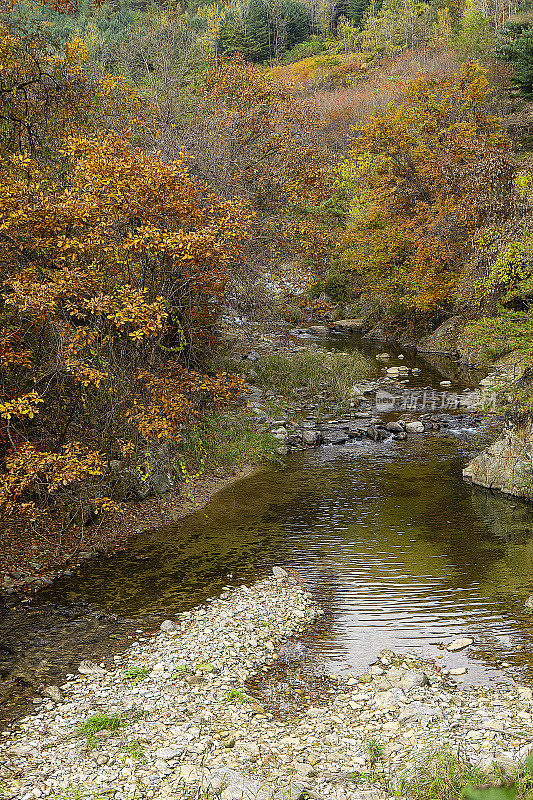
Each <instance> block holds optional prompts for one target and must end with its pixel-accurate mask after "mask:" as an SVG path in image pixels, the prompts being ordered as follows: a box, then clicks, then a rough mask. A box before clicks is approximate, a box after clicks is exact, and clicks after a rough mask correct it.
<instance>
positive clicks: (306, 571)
mask: <svg viewBox="0 0 533 800" xmlns="http://www.w3.org/2000/svg"><path fill="white" fill-rule="evenodd" d="M467 447H468V445H467V444H465V443H464V442H463V440H462V439H461V438H459V437H456V436H455V437H453V436H449V435H446V434H441V433H439V434H435V435H434V436H431V437H429V436H424V437H419V438H416V437H412V438H411V439H410V440H409V441H408V442H407V443H405V442H392V441H391V442H388V443H384V444H382V445H380V446H376V445H375V444H373V443H368V444H366V443H363V444H361V443H358V444H356V445H347V446H345V447H343V448H323V449H318V450H315V451H309V452H308V453H306V454H302V455H299V456H295V457H293V458H292V459H291V460H290V461H289V462H288V464H287V465H286V466H285V467H284V468H270V469H266V470H263V471H262V472H260V473H258V474H256V475H254V476H252V477H251V478H248V479H245V480H243V481H240V482H239V483H237V484H234V485H233V486H231V487H228V488H227V489H226V490H224V491H223V492H222V493H220V494H219V495H218V496H217V498H216V499H215V500H214V501H213V502H212V503H211V504H210V506H209V507H208V508H207V509H206V510H205V511H202V512H198V513H197V514H195V515H193V516H192V517H189V518H188V519H186V520H183V521H182V522H181V523H180V524H179V525H178V526H175V527H173V528H163V529H160V530H158V531H155V532H152V533H150V534H144V535H141V536H140V537H138V538H137V539H136V540H135V542H134V543H133V546H132V548H131V551H130V552H129V553H128V554H122V555H120V556H118V557H115V559H114V560H113V562H101V563H100V564H95V565H92V566H91V567H87V568H86V569H85V570H84V571H83V572H82V574H81V575H80V576H79V577H78V578H76V579H74V580H72V579H69V581H68V583H67V582H66V581H65V584H64V586H63V587H61V586H60V585H59V586H58V587H57V588H56V589H55V591H54V592H49V593H48V596H49V597H50V598H53V597H54V596H57V597H58V598H59V597H61V598H62V600H63V602H64V601H65V600H70V601H71V602H73V601H76V600H78V599H79V598H80V596H83V598H84V600H85V601H88V602H89V603H90V604H92V605H95V606H97V607H99V608H103V609H104V610H105V611H107V612H111V611H115V612H117V613H119V614H127V615H136V616H138V617H143V616H144V615H146V614H148V613H155V614H157V613H164V614H169V613H173V612H177V611H179V610H182V609H183V608H185V607H188V606H190V605H192V604H194V603H196V602H198V601H200V600H202V599H204V598H205V597H207V596H210V595H213V594H214V593H216V592H218V591H220V589H221V587H222V586H223V585H225V584H227V583H232V582H241V581H251V580H254V579H255V578H257V577H258V576H260V575H263V574H264V573H266V572H267V571H268V570H269V569H270V568H271V566H272V565H273V564H289V565H291V566H293V567H295V568H296V569H298V570H299V572H300V574H301V575H302V576H303V578H304V579H305V581H306V583H307V584H308V585H309V586H310V587H311V588H312V589H313V590H315V591H316V592H317V594H318V595H319V596H320V597H321V600H322V602H323V603H324V604H325V605H326V606H327V608H328V610H329V611H330V612H331V614H332V623H331V626H330V628H329V630H328V632H327V635H326V634H324V635H322V637H321V638H320V639H319V640H318V641H316V642H315V643H314V644H313V645H312V646H313V647H314V648H315V649H316V652H317V654H318V655H320V657H322V658H324V659H325V660H326V662H327V663H328V665H329V666H330V667H331V668H333V669H340V668H344V667H345V666H347V665H349V666H350V667H354V668H357V669H359V670H362V669H364V668H365V667H366V666H367V665H368V663H369V661H370V660H371V659H372V658H373V657H374V656H375V655H376V654H377V652H378V651H379V650H380V649H381V648H382V647H391V648H393V649H394V648H399V649H402V650H406V649H407V650H412V651H417V652H421V653H423V654H425V655H430V656H434V657H435V656H440V655H441V653H442V651H441V650H439V649H438V645H439V643H440V642H443V641H444V642H447V641H450V640H451V639H452V638H453V637H456V636H458V635H462V634H465V633H471V634H473V636H474V637H475V639H476V641H477V642H478V643H479V646H480V647H481V648H482V650H483V658H481V659H475V658H474V659H473V660H470V662H469V673H468V676H467V677H466V680H467V681H471V682H474V683H477V682H479V681H486V680H489V679H490V678H491V677H493V676H494V675H497V674H499V673H498V669H497V666H496V665H495V664H490V663H488V662H489V661H492V662H494V661H495V659H496V658H500V659H506V660H508V661H509V660H512V659H513V657H514V656H516V653H514V651H513V649H512V647H511V645H512V643H513V642H515V641H520V642H525V641H528V636H529V628H530V621H529V618H528V617H527V616H525V615H524V614H523V613H522V611H521V608H522V606H523V601H524V600H525V598H526V597H527V595H528V594H530V593H532V592H533V571H532V570H531V566H532V558H533V538H532V537H530V533H529V531H530V527H531V520H532V515H531V511H530V509H529V508H528V507H527V506H524V505H516V504H513V503H510V502H509V501H508V500H505V499H504V498H500V497H492V496H491V495H489V494H483V493H481V492H476V491H474V492H473V491H472V489H471V488H470V487H469V486H468V485H466V484H464V483H463V482H462V481H461V480H459V479H458V475H459V474H460V469H461V465H462V463H463V462H464V460H465V457H466V448H467ZM510 521H512V525H511V522H510ZM139 556H142V557H143V560H141V561H139V560H137V559H138V557H139ZM125 575H127V576H128V578H127V580H125V578H124V576H125ZM488 642H490V646H489V647H488V651H487V643H488ZM446 659H447V661H448V662H449V664H450V666H452V665H453V666H457V665H460V664H463V663H467V656H466V655H465V654H457V655H454V656H452V655H451V654H446ZM515 660H516V659H515ZM523 661H524V655H523V653H522V652H520V656H519V658H518V660H517V663H520V664H522V662H523ZM527 668H528V670H529V664H528V665H527ZM532 674H533V673H532Z"/></svg>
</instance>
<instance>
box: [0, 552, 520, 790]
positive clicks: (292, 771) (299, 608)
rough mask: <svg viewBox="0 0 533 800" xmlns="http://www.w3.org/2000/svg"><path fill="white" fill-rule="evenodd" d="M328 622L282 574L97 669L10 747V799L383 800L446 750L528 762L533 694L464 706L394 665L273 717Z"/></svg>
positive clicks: (457, 694)
mask: <svg viewBox="0 0 533 800" xmlns="http://www.w3.org/2000/svg"><path fill="white" fill-rule="evenodd" d="M321 614H322V610H321V609H320V608H319V607H318V606H317V605H316V604H314V603H313V600H312V597H311V594H310V593H309V592H306V591H305V590H304V589H303V588H302V587H301V586H300V585H299V584H298V582H297V581H296V580H295V579H294V578H292V577H291V576H289V575H287V573H285V572H284V570H281V569H279V568H277V569H275V574H274V577H272V578H268V579H265V580H262V581H259V582H257V583H255V584H253V586H251V587H246V586H241V587H238V588H236V589H233V588H228V589H226V590H225V591H224V592H223V594H222V595H221V596H220V598H217V599H213V600H211V601H209V602H208V603H206V604H205V605H203V606H200V607H198V608H195V609H194V610H192V611H189V612H185V613H183V614H180V615H179V616H177V617H176V619H175V620H167V621H165V622H164V623H163V625H162V626H161V631H160V632H159V633H158V634H156V635H154V636H152V637H151V638H149V639H146V640H144V641H140V642H136V643H135V644H134V645H132V647H131V648H130V649H129V650H128V651H127V652H126V653H125V654H123V655H121V656H115V663H116V668H115V669H114V670H112V671H108V670H106V669H104V668H103V666H102V665H99V664H95V663H93V662H82V664H80V667H79V672H80V674H79V675H78V676H72V679H71V680H69V681H67V683H65V684H64V685H62V686H61V687H48V688H47V689H46V690H45V692H44V693H43V694H46V697H43V698H36V700H35V703H36V713H35V714H33V715H30V716H28V717H25V718H24V719H23V720H22V721H21V722H20V723H18V724H17V726H16V727H15V726H13V727H12V728H11V729H9V730H7V731H4V732H3V735H2V737H1V740H0V797H4V798H8V799H10V798H23V800H32V798H40V797H51V798H55V799H56V800H59V798H62V799H63V798H65V799H66V798H69V797H70V798H72V797H75V798H76V799H77V800H81V799H82V798H96V797H105V798H114V800H121V798H124V799H126V798H127V799H128V800H134V799H136V798H161V800H163V798H169V799H170V798H173V799H174V800H177V798H181V797H192V796H194V795H195V794H196V791H197V789H198V787H204V788H205V787H210V788H211V790H213V791H214V792H215V794H217V795H220V796H221V800H240V798H243V797H244V798H246V800H252V798H259V800H266V798H273V797H280V798H284V800H291V798H294V799H295V800H296V799H297V798H303V797H308V798H311V800H320V799H321V798H326V797H332V798H337V799H338V800H352V798H354V799H355V798H358V799H359V800H361V798H364V800H375V799H376V798H379V797H381V796H385V795H384V793H383V791H382V790H381V789H379V788H373V785H372V781H373V779H374V778H375V771H376V769H379V771H380V772H381V773H382V774H385V775H387V776H389V778H390V779H391V780H392V782H394V781H395V780H397V779H398V778H399V777H401V776H405V775H407V774H409V771H410V770H412V769H413V767H414V765H415V764H416V760H417V758H418V757H420V755H421V754H423V753H425V752H427V751H428V750H430V749H434V748H435V747H436V746H438V747H442V746H444V745H449V746H450V747H451V748H452V749H453V750H455V751H456V752H457V750H459V749H460V750H461V751H462V752H463V754H465V755H467V756H469V757H470V758H471V759H472V760H473V761H474V762H476V763H479V764H481V765H482V766H484V767H486V768H488V767H490V765H491V764H492V763H493V762H496V763H498V764H499V765H500V766H501V767H502V768H503V769H512V768H513V767H515V766H516V765H518V763H520V762H521V761H523V759H524V758H525V756H526V755H527V754H528V753H529V750H530V749H531V747H532V743H533V728H532V723H533V715H532V698H533V693H532V691H531V690H530V689H529V688H527V687H512V688H509V687H500V688H498V687H495V688H488V687H476V688H470V689H463V690H459V689H458V688H457V687H456V686H455V685H454V683H453V681H452V680H451V679H450V677H449V676H447V675H444V674H442V673H441V672H440V671H439V670H438V669H437V667H436V666H435V665H434V664H432V663H431V664H429V663H424V664H422V663H420V662H416V661H414V660H413V659H411V658H409V657H403V656H399V655H396V654H395V653H392V652H391V651H386V650H385V651H382V653H381V654H380V658H379V660H378V662H376V664H374V665H373V666H372V667H371V668H370V669H369V671H368V673H365V674H364V675H362V676H356V675H354V676H352V677H350V678H347V679H342V680H339V682H338V687H337V689H336V690H333V691H332V690H329V691H324V696H323V702H320V704H317V705H314V706H309V705H308V704H307V706H306V705H305V704H303V705H302V708H301V709H299V710H297V711H295V712H294V713H293V714H292V715H291V716H290V717H289V718H283V719H281V718H279V717H277V716H275V715H274V714H272V713H270V712H269V711H268V708H265V707H264V706H263V705H262V704H261V701H258V700H257V699H256V698H255V697H252V696H251V695H250V694H248V693H247V689H246V683H245V682H246V680H247V679H248V678H250V677H251V676H253V675H256V674H257V673H260V672H261V671H262V670H265V671H268V670H269V669H270V667H271V665H272V664H274V662H276V660H277V659H278V658H279V650H280V648H281V647H282V645H283V643H284V642H286V641H287V640H288V639H289V638H291V637H294V636H295V635H298V634H299V633H301V632H302V631H303V630H304V629H305V628H306V627H308V626H309V625H310V624H312V622H313V621H314V620H315V619H316V617H317V616H320V615H321ZM465 646H466V645H465ZM96 715H98V716H96ZM84 725H85V727H82V726H84ZM99 728H100V729H99ZM369 745H371V746H369ZM376 759H377V762H378V763H377V764H376ZM191 792H192V793H193V794H191Z"/></svg>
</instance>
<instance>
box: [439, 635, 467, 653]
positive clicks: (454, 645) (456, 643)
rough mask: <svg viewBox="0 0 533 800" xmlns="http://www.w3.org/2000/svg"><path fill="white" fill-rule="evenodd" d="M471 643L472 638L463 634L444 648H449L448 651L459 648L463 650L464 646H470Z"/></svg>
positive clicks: (456, 650)
mask: <svg viewBox="0 0 533 800" xmlns="http://www.w3.org/2000/svg"><path fill="white" fill-rule="evenodd" d="M471 644H474V640H473V639H470V638H468V637H467V636H464V637H463V638H461V639H455V641H453V642H451V644H449V645H448V647H447V648H446V650H449V652H450V653H456V652H458V651H459V650H464V649H465V648H466V647H470V645H471Z"/></svg>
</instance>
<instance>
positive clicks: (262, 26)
mask: <svg viewBox="0 0 533 800" xmlns="http://www.w3.org/2000/svg"><path fill="white" fill-rule="evenodd" d="M245 23H246V35H247V37H248V38H249V39H250V40H251V41H253V43H254V45H255V47H256V50H255V53H254V54H253V56H252V57H251V58H250V59H249V60H250V61H255V62H256V63H260V62H262V61H266V60H267V59H269V58H270V56H271V36H270V30H269V18H268V13H267V9H266V7H265V4H264V3H263V2H262V0H252V1H251V3H250V5H249V7H248V13H247V15H246V20H245ZM243 55H244V54H243Z"/></svg>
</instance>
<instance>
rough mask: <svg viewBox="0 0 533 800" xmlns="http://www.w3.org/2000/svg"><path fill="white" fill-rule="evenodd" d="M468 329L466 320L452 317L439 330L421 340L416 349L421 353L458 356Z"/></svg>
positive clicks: (460, 317)
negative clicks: (466, 328)
mask: <svg viewBox="0 0 533 800" xmlns="http://www.w3.org/2000/svg"><path fill="white" fill-rule="evenodd" d="M465 327H466V320H465V318H464V317H462V316H460V315H459V316H456V317H450V319H447V320H446V322H443V323H442V325H439V327H438V328H437V330H435V331H433V333H430V334H429V336H424V338H423V339H420V341H419V342H418V344H417V346H416V349H417V350H418V352H419V353H445V354H446V355H457V353H458V352H459V350H458V343H459V340H460V338H461V336H462V334H463V332H464V329H465Z"/></svg>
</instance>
